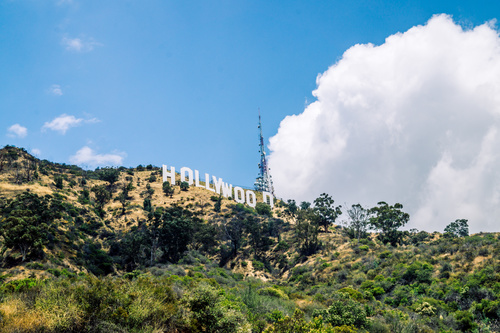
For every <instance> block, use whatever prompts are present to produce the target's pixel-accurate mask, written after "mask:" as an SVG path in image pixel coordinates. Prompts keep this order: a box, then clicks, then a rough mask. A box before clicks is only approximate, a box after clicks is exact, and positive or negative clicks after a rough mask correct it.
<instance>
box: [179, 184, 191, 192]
mask: <svg viewBox="0 0 500 333" xmlns="http://www.w3.org/2000/svg"><path fill="white" fill-rule="evenodd" d="M180 187H181V191H187V190H189V183H188V182H181V184H180Z"/></svg>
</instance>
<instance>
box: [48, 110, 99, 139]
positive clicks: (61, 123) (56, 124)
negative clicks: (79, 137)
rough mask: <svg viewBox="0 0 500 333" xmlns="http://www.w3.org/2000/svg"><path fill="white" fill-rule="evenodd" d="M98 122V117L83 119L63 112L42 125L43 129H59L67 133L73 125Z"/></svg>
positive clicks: (58, 130)
mask: <svg viewBox="0 0 500 333" xmlns="http://www.w3.org/2000/svg"><path fill="white" fill-rule="evenodd" d="M96 122H99V120H98V119H97V118H92V119H83V118H76V117H75V116H70V115H67V114H62V115H60V116H59V117H56V118H54V119H53V120H52V121H50V122H45V124H44V125H43V127H42V131H45V130H47V129H49V130H52V131H57V132H59V133H61V134H66V132H67V131H68V130H69V129H70V128H71V127H77V126H80V125H81V124H84V123H96Z"/></svg>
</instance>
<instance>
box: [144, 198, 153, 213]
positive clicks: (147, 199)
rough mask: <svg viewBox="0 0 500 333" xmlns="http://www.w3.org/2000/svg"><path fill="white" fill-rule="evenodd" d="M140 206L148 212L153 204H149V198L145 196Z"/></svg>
mask: <svg viewBox="0 0 500 333" xmlns="http://www.w3.org/2000/svg"><path fill="white" fill-rule="evenodd" d="M142 206H143V208H144V210H145V211H147V212H150V211H151V209H152V208H153V206H152V205H151V199H150V198H145V199H144V201H143V202H142Z"/></svg>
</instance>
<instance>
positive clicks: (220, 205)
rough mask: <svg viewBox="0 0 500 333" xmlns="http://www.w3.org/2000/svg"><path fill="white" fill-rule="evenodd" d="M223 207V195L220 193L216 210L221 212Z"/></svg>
mask: <svg viewBox="0 0 500 333" xmlns="http://www.w3.org/2000/svg"><path fill="white" fill-rule="evenodd" d="M221 207H222V195H219V197H218V198H217V201H216V202H215V205H214V212H216V213H220V210H221Z"/></svg>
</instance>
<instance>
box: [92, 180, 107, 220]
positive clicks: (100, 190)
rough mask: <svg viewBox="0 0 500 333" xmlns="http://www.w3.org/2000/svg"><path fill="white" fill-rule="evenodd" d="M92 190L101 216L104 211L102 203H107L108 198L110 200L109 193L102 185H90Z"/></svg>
mask: <svg viewBox="0 0 500 333" xmlns="http://www.w3.org/2000/svg"><path fill="white" fill-rule="evenodd" d="M92 192H94V194H95V202H96V204H97V208H98V209H99V212H100V214H101V216H102V214H103V213H104V211H103V207H104V205H105V204H106V203H108V201H109V200H111V193H110V192H109V191H108V189H107V188H106V186H104V185H96V186H94V187H92Z"/></svg>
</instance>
